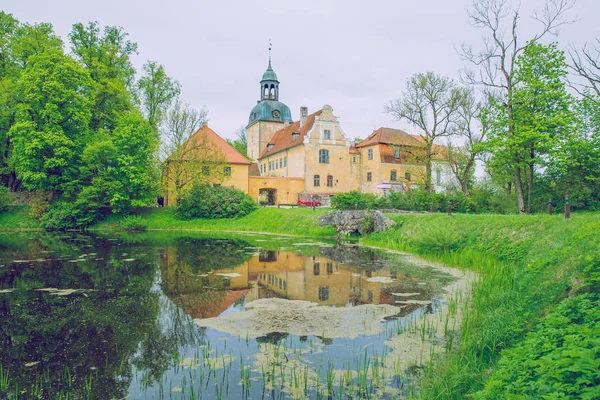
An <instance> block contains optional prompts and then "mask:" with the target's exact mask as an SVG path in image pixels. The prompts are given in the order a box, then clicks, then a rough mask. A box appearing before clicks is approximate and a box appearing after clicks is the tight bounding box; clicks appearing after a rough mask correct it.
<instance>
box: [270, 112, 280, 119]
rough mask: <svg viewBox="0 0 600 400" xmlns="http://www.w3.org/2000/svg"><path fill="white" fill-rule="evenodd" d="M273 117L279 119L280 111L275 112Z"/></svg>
mask: <svg viewBox="0 0 600 400" xmlns="http://www.w3.org/2000/svg"><path fill="white" fill-rule="evenodd" d="M271 115H272V116H273V118H279V110H273V112H272V113H271Z"/></svg>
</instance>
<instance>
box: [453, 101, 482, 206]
mask: <svg viewBox="0 0 600 400" xmlns="http://www.w3.org/2000/svg"><path fill="white" fill-rule="evenodd" d="M462 91H463V93H462V96H463V97H462V100H461V102H460V106H459V107H458V109H457V115H458V117H457V122H456V123H457V129H456V134H457V135H458V136H459V137H462V138H463V139H464V140H465V144H464V146H463V147H457V146H453V145H452V143H451V142H450V141H448V145H447V149H448V162H449V164H450V169H451V170H452V173H453V175H454V176H455V178H456V180H457V181H458V183H459V184H460V187H461V190H462V191H463V193H464V194H465V195H466V196H469V195H470V193H469V189H470V186H471V184H472V181H473V176H474V173H475V162H476V160H477V158H478V157H479V155H480V154H481V150H482V149H481V142H482V141H483V140H484V138H485V134H486V129H485V127H483V126H482V127H481V128H480V129H476V127H475V126H474V123H475V121H476V120H480V121H481V120H482V119H481V105H480V104H479V103H478V102H477V100H476V99H475V95H474V94H473V92H472V91H471V90H468V89H463V90H462Z"/></svg>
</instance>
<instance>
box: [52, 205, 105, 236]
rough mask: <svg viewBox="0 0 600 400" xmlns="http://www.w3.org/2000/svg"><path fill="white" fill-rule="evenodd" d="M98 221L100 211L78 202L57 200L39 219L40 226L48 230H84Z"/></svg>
mask: <svg viewBox="0 0 600 400" xmlns="http://www.w3.org/2000/svg"><path fill="white" fill-rule="evenodd" d="M99 219H100V210H99V209H94V208H88V207H87V206H86V205H85V204H83V203H82V202H79V201H74V202H73V201H66V200H59V201H56V202H54V203H52V204H51V205H50V207H49V209H48V212H46V214H44V215H43V216H42V218H41V219H40V226H41V227H42V228H45V229H50V230H65V229H75V228H85V227H86V226H90V225H92V224H94V223H95V222H97V221H98V220H99Z"/></svg>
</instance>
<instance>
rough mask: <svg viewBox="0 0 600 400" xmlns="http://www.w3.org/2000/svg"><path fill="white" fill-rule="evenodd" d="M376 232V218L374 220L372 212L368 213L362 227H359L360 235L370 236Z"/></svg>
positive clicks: (362, 221) (365, 214)
mask: <svg viewBox="0 0 600 400" xmlns="http://www.w3.org/2000/svg"><path fill="white" fill-rule="evenodd" d="M374 231H375V218H373V214H371V212H370V211H366V212H365V213H364V215H363V217H362V219H361V220H360V225H359V227H358V233H360V234H361V235H362V236H365V235H368V234H370V233H373V232H374Z"/></svg>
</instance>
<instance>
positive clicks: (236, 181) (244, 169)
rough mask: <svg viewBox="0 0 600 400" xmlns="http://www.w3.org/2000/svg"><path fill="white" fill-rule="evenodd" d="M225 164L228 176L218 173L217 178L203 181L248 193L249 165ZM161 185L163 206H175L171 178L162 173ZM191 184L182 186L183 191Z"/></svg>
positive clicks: (173, 184)
mask: <svg viewBox="0 0 600 400" xmlns="http://www.w3.org/2000/svg"><path fill="white" fill-rule="evenodd" d="M227 166H228V167H230V168H231V175H230V176H224V177H223V178H222V179H221V176H222V175H220V176H219V178H214V179H208V180H207V181H206V182H205V183H208V184H220V185H223V186H229V187H234V188H236V189H239V190H241V191H243V192H244V193H248V170H249V167H250V166H249V165H245V164H229V165H227ZM224 167H225V166H223V167H221V166H219V168H224ZM166 173H168V172H167V171H163V174H166ZM162 186H163V197H164V205H165V207H167V206H176V205H177V199H176V197H175V182H174V181H173V180H172V179H168V178H167V177H165V176H164V175H163V178H162ZM191 186H192V185H191V184H190V185H187V186H186V187H184V188H183V191H184V192H185V190H188V189H190V188H191Z"/></svg>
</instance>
